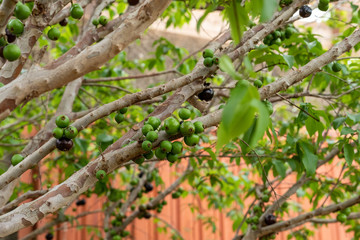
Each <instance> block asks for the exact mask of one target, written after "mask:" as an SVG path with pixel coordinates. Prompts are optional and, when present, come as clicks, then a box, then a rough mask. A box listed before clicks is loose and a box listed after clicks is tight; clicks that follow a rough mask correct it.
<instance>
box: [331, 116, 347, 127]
mask: <svg viewBox="0 0 360 240" xmlns="http://www.w3.org/2000/svg"><path fill="white" fill-rule="evenodd" d="M345 120H346V117H339V118H335V119H334V121H333V127H334V129H338V128H339V127H340V126H341V125H342V124H343V123H344V122H345Z"/></svg>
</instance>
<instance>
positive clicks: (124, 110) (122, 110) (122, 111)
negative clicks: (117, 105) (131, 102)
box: [119, 107, 128, 114]
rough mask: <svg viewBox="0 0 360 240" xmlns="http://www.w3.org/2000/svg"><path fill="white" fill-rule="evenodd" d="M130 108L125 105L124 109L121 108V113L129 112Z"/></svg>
mask: <svg viewBox="0 0 360 240" xmlns="http://www.w3.org/2000/svg"><path fill="white" fill-rule="evenodd" d="M127 110H128V108H127V107H124V108H122V109H120V110H119V113H121V114H125V113H126V112H127Z"/></svg>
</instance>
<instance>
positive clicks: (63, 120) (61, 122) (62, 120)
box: [55, 115, 70, 128]
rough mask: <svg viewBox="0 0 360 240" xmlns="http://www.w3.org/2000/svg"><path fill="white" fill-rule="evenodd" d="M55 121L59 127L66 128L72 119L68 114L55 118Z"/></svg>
mask: <svg viewBox="0 0 360 240" xmlns="http://www.w3.org/2000/svg"><path fill="white" fill-rule="evenodd" d="M55 123H56V126H58V127H59V128H66V127H68V126H69V124H70V119H69V118H68V116H66V115H60V116H58V117H57V118H56V119H55Z"/></svg>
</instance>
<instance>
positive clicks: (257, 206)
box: [253, 205, 262, 212]
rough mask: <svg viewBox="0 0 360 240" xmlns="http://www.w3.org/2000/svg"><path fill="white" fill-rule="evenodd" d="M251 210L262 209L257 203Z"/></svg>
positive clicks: (257, 210) (259, 210)
mask: <svg viewBox="0 0 360 240" xmlns="http://www.w3.org/2000/svg"><path fill="white" fill-rule="evenodd" d="M253 211H254V212H261V211H262V210H261V207H260V206H259V205H255V206H254V207H253Z"/></svg>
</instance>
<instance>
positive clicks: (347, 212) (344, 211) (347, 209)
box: [341, 208, 351, 216]
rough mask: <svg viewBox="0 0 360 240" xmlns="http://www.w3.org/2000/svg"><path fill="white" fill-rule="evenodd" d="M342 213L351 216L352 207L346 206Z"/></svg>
mask: <svg viewBox="0 0 360 240" xmlns="http://www.w3.org/2000/svg"><path fill="white" fill-rule="evenodd" d="M341 212H342V213H344V214H345V215H346V216H349V215H350V213H351V209H350V208H345V209H344V210H342V211H341Z"/></svg>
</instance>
